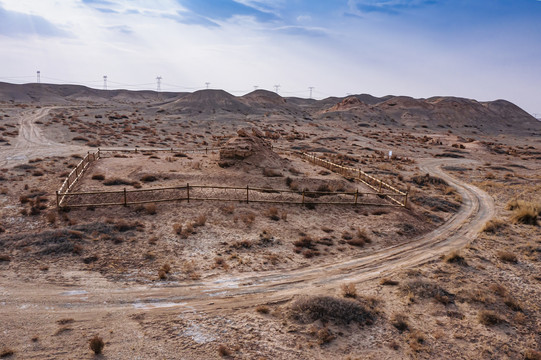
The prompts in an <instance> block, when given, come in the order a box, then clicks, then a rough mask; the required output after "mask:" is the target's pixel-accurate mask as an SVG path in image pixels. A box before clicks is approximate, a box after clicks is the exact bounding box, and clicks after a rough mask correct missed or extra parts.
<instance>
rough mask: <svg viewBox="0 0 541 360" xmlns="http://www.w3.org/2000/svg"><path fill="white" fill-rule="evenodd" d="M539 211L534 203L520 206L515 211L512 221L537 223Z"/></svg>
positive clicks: (527, 223) (528, 223)
mask: <svg viewBox="0 0 541 360" xmlns="http://www.w3.org/2000/svg"><path fill="white" fill-rule="evenodd" d="M538 213H539V211H538V210H537V209H536V208H535V207H534V206H533V204H527V205H523V206H520V207H519V208H517V209H515V210H514V211H513V215H512V216H511V221H512V222H513V223H515V224H524V225H534V226H535V225H537V215H538Z"/></svg>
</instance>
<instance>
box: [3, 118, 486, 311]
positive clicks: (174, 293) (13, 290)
mask: <svg viewBox="0 0 541 360" xmlns="http://www.w3.org/2000/svg"><path fill="white" fill-rule="evenodd" d="M47 111H48V110H47V109H41V110H40V111H39V112H38V113H36V114H31V113H27V114H26V116H28V118H27V119H25V120H23V121H22V122H21V127H22V128H24V127H27V128H26V129H21V131H20V133H21V135H20V136H22V137H23V138H24V139H25V140H24V141H21V143H19V142H18V143H17V145H16V146H15V149H12V150H8V151H9V154H11V155H10V156H11V157H13V156H17V150H18V149H20V150H21V153H23V154H25V155H26V154H36V155H37V154H38V153H39V151H40V149H43V148H49V146H50V145H49V144H51V143H50V142H48V141H47V140H46V139H44V138H43V136H42V135H40V133H39V131H38V130H37V129H36V127H35V126H33V125H32V123H33V121H35V120H36V119H38V118H39V117H41V116H45V114H46V113H47ZM18 145H19V147H17V146H18ZM55 146H58V145H57V144H55ZM58 149H59V150H58V151H61V149H64V150H65V151H68V152H69V151H73V150H74V149H73V148H72V147H67V146H66V147H62V146H61V147H58ZM40 156H43V155H42V154H41V155H40ZM5 158H6V159H7V158H8V157H6V156H5V151H4V150H2V154H1V157H0V159H1V160H2V161H5V160H4V159H5ZM8 160H9V159H8ZM464 162H469V160H464V159H459V160H457V159H449V160H447V159H446V160H442V159H421V160H419V163H420V165H419V166H420V168H421V170H422V171H423V172H427V173H430V174H432V175H436V176H439V177H441V178H443V179H445V180H446V181H447V182H448V183H449V185H451V186H453V187H454V188H456V190H457V191H458V192H459V193H460V195H461V196H462V198H463V204H462V206H461V208H460V210H459V211H458V212H457V213H456V214H455V215H454V216H453V217H452V218H450V219H449V220H448V221H447V222H446V223H445V224H443V225H442V226H441V227H439V228H437V229H436V230H434V231H432V232H430V233H428V234H425V235H423V236H420V237H417V238H414V239H412V240H411V241H410V242H408V243H405V244H401V245H396V246H392V247H389V248H386V249H382V250H379V251H377V252H375V253H373V254H370V255H368V256H364V257H360V258H354V259H350V260H348V261H342V262H339V263H332V264H327V265H324V266H312V267H306V268H300V269H293V270H280V271H268V272H260V273H247V274H239V275H235V276H222V277H218V278H213V279H209V280H207V281H201V282H193V281H189V282H186V283H174V284H168V285H163V284H162V285H158V286H139V285H133V286H129V285H127V286H123V285H121V284H118V283H112V282H109V281H107V280H106V279H104V278H103V277H101V275H100V274H98V273H91V272H80V273H79V272H78V273H77V274H75V275H74V276H73V277H72V278H73V279H75V281H74V283H72V284H69V285H66V286H59V285H55V284H47V283H43V281H42V282H35V283H33V282H32V281H28V282H25V283H21V282H17V281H13V280H11V281H10V280H8V278H10V277H11V276H7V277H2V278H1V279H0V302H1V303H2V304H3V305H4V310H6V311H13V312H14V314H15V313H16V312H18V311H21V310H20V304H23V303H24V304H26V305H25V306H26V307H30V308H33V309H35V311H39V310H41V311H43V312H50V311H51V309H59V310H60V309H64V310H66V309H67V307H66V304H69V312H71V313H78V314H85V313H86V314H87V315H88V314H95V313H102V312H110V311H112V310H115V311H126V312H129V311H131V310H134V309H138V311H140V310H141V309H156V311H160V310H159V309H162V310H163V309H171V308H172V309H178V308H179V307H180V308H186V309H192V310H199V311H205V312H214V311H220V312H223V311H224V310H232V309H238V308H248V307H253V306H255V305H258V304H261V303H279V302H282V301H286V300H288V299H290V298H291V297H292V296H294V295H295V294H299V293H313V292H317V293H324V292H326V291H335V290H336V289H337V288H338V287H339V286H340V284H342V283H344V282H346V281H348V282H349V281H353V282H357V283H361V282H367V281H370V280H373V279H377V278H380V277H385V276H390V275H391V274H393V273H398V272H401V271H404V269H406V268H409V267H412V266H416V265H419V264H423V263H426V262H428V261H431V260H433V259H436V258H437V257H439V256H441V255H442V254H447V253H449V252H450V251H452V250H453V249H458V248H461V247H463V246H464V245H466V244H467V243H468V242H469V241H471V240H473V239H474V238H475V237H476V235H477V233H478V232H479V230H480V228H481V226H482V225H483V224H484V223H485V222H486V221H487V220H489V219H490V218H491V217H492V216H493V215H494V204H493V201H492V198H491V197H490V196H489V195H488V194H487V193H485V192H484V191H482V190H480V189H478V188H476V187H474V186H471V185H469V184H466V183H464V182H462V181H460V180H459V179H456V178H454V177H452V176H450V175H448V174H447V173H445V172H444V171H443V170H442V169H441V166H442V165H456V164H464Z"/></svg>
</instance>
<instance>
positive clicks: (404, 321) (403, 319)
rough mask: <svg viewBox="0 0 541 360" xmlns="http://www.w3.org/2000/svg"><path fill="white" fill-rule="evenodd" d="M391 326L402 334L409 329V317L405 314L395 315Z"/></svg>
mask: <svg viewBox="0 0 541 360" xmlns="http://www.w3.org/2000/svg"><path fill="white" fill-rule="evenodd" d="M391 324H392V325H393V326H394V327H395V328H396V329H397V330H398V331H400V332H403V331H406V330H408V329H409V323H408V317H407V316H406V315H404V314H394V315H393V316H392V317H391Z"/></svg>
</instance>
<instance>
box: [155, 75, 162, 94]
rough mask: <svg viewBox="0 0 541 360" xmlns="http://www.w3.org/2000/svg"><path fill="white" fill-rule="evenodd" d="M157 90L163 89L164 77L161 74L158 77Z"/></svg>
mask: <svg viewBox="0 0 541 360" xmlns="http://www.w3.org/2000/svg"><path fill="white" fill-rule="evenodd" d="M156 91H158V92H160V91H162V77H161V76H158V77H156Z"/></svg>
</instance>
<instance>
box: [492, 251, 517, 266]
mask: <svg viewBox="0 0 541 360" xmlns="http://www.w3.org/2000/svg"><path fill="white" fill-rule="evenodd" d="M496 255H497V256H498V259H500V260H501V261H503V262H507V263H513V264H515V263H517V262H518V259H517V256H516V255H515V254H514V253H512V252H510V251H505V250H500V251H498V252H497V253H496Z"/></svg>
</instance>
